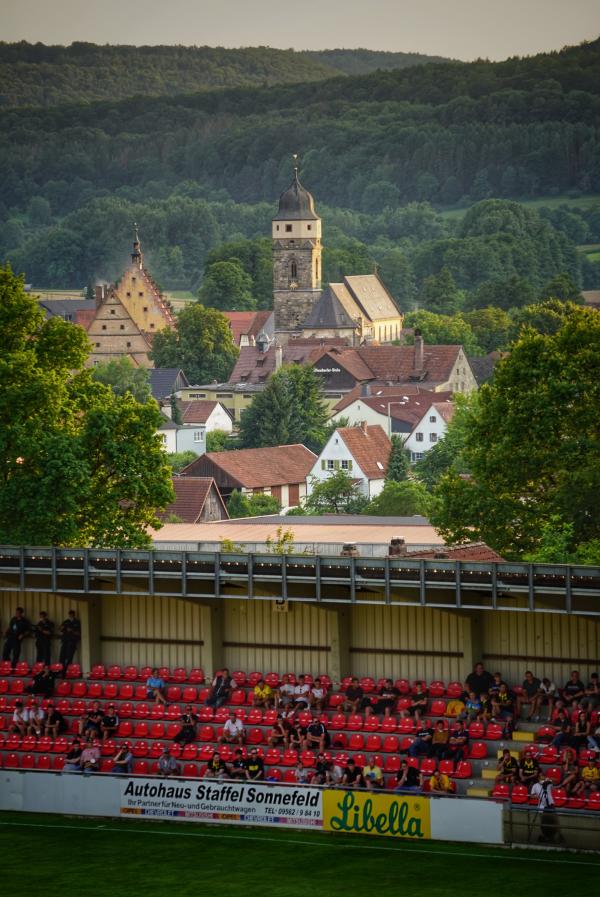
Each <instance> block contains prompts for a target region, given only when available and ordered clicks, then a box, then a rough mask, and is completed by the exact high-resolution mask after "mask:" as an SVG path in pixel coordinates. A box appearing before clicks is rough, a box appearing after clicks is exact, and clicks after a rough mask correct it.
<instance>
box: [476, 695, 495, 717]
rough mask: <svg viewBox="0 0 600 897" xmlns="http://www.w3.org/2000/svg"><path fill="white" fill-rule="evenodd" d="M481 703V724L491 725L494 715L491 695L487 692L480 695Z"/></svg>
mask: <svg viewBox="0 0 600 897" xmlns="http://www.w3.org/2000/svg"><path fill="white" fill-rule="evenodd" d="M479 701H480V703H481V711H480V713H479V716H478V717H477V719H478V721H479V722H480V723H489V721H490V720H491V718H492V716H493V713H492V699H491V697H490V696H489V694H488V693H487V691H484V692H482V693H481V694H480V695H479Z"/></svg>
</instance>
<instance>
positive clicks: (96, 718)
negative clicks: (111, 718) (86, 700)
mask: <svg viewBox="0 0 600 897" xmlns="http://www.w3.org/2000/svg"><path fill="white" fill-rule="evenodd" d="M103 719H104V714H103V712H102V710H101V709H100V701H94V702H93V704H92V706H91V707H90V709H89V710H88V712H87V713H86V715H85V716H84V717H82V718H81V720H80V722H79V734H80V735H84V736H85V737H86V738H87V737H88V736H89V733H90V732H91V733H92V735H93V736H94V738H100V735H101V726H102V720H103Z"/></svg>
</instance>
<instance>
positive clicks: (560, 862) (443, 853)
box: [0, 821, 600, 869]
mask: <svg viewBox="0 0 600 897" xmlns="http://www.w3.org/2000/svg"><path fill="white" fill-rule="evenodd" d="M179 824H181V823H179ZM0 826H3V827H10V826H17V827H20V828H49V829H72V830H75V831H84V832H99V833H100V834H105V833H106V834H112V833H113V832H127V833H128V834H132V833H133V834H140V835H158V836H161V835H166V836H167V837H171V838H173V837H174V838H218V839H219V840H220V841H221V840H223V839H224V838H226V839H229V840H234V841H270V842H273V843H275V844H281V843H283V844H302V845H303V846H305V847H307V846H308V847H326V848H327V850H331V848H332V847H335V848H336V849H337V850H347V849H348V848H350V849H351V850H384V851H386V852H391V853H429V854H433V855H434V856H440V857H448V856H454V857H470V858H475V859H482V860H483V859H484V860H495V859H498V854H494V853H467V852H466V851H463V850H454V851H452V850H432V849H431V848H429V847H405V846H404V845H403V846H402V847H384V846H383V845H380V844H350V843H348V844H336V843H335V840H332V841H327V844H322V843H320V842H319V841H303V840H301V839H300V838H283V837H281V838H269V837H268V836H266V835H264V836H263V835H242V834H239V835H234V834H230V833H226V832H219V833H217V832H214V833H213V832H203V831H199V832H188V831H181V832H172V831H167V830H165V829H161V830H160V831H152V829H150V828H147V829H146V828H129V827H127V826H125V827H118V828H117V827H114V828H110V827H109V826H106V825H96V826H92V825H71V824H67V825H61V824H60V823H59V824H52V823H47V822H4V821H0ZM503 849H504V850H505V848H502V847H499V850H503ZM503 859H508V860H515V861H517V862H520V863H546V864H550V865H555V866H593V867H594V868H595V869H600V862H598V863H590V862H587V861H586V860H583V861H582V860H580V859H573V860H567V859H549V858H548V857H547V856H544V857H521V856H512V855H511V854H510V853H508V851H506V855H505V856H503Z"/></svg>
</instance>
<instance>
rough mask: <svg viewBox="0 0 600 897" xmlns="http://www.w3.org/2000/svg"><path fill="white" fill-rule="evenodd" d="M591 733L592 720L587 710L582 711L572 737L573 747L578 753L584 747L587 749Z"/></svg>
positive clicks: (578, 715)
mask: <svg viewBox="0 0 600 897" xmlns="http://www.w3.org/2000/svg"><path fill="white" fill-rule="evenodd" d="M591 732H592V724H591V722H590V719H589V717H588V715H587V713H586V712H585V710H580V711H579V713H578V714H577V719H576V721H575V725H574V726H573V734H572V735H571V745H572V746H573V747H574V748H575V750H576V751H578V750H579V749H580V748H582V747H587V743H588V738H589V737H590V734H591Z"/></svg>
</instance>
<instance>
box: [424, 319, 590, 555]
mask: <svg viewBox="0 0 600 897" xmlns="http://www.w3.org/2000/svg"><path fill="white" fill-rule="evenodd" d="M599 401H600V318H599V316H598V314H597V313H596V312H594V311H592V310H588V309H582V308H579V307H577V306H574V305H573V306H571V310H570V313H569V314H568V315H566V316H565V318H564V319H563V323H562V326H560V327H559V328H558V329H557V330H556V331H555V332H554V333H538V332H536V331H534V330H533V329H526V330H524V331H523V332H522V334H521V337H520V339H519V340H518V342H517V343H515V344H514V345H513V347H512V350H511V353H510V355H509V356H508V357H507V358H506V359H504V360H503V361H501V362H500V363H499V365H498V366H497V368H496V371H495V375H494V380H493V382H492V383H491V384H487V385H485V386H484V387H482V389H481V391H480V393H479V396H478V401H477V403H476V405H475V406H474V407H473V409H472V411H471V413H470V415H469V417H468V419H467V421H466V423H465V446H464V448H463V453H462V454H463V458H464V461H465V463H466V465H467V467H468V470H469V472H470V475H471V476H470V478H469V479H464V478H461V477H459V476H458V474H457V473H456V471H455V470H451V471H450V472H449V473H448V474H447V475H446V476H444V477H443V478H442V479H441V481H440V483H439V485H438V488H437V490H436V494H437V495H438V496H439V497H440V499H441V505H440V508H439V510H436V512H435V515H434V518H433V519H434V523H435V525H437V526H438V527H439V528H440V529H441V531H442V532H443V534H444V535H445V536H446V537H447V538H449V539H450V540H451V541H457V540H463V539H472V538H481V539H483V540H485V541H486V542H488V543H489V544H490V545H492V546H493V547H494V548H496V549H497V550H499V551H500V552H501V553H505V554H506V555H508V556H513V557H514V556H519V555H521V554H523V553H532V552H535V551H536V550H537V549H538V547H539V546H540V545H541V544H542V541H543V533H544V527H546V526H547V525H548V524H549V523H550V522H551V521H552V519H553V518H554V517H558V518H559V519H560V520H561V521H562V523H563V524H568V525H570V526H572V541H573V546H572V547H575V546H577V545H582V544H587V543H590V542H592V541H593V540H596V539H598V538H600V518H599V517H598V513H597V499H598V495H599V494H600V439H599V434H598V413H597V409H598V403H599Z"/></svg>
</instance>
